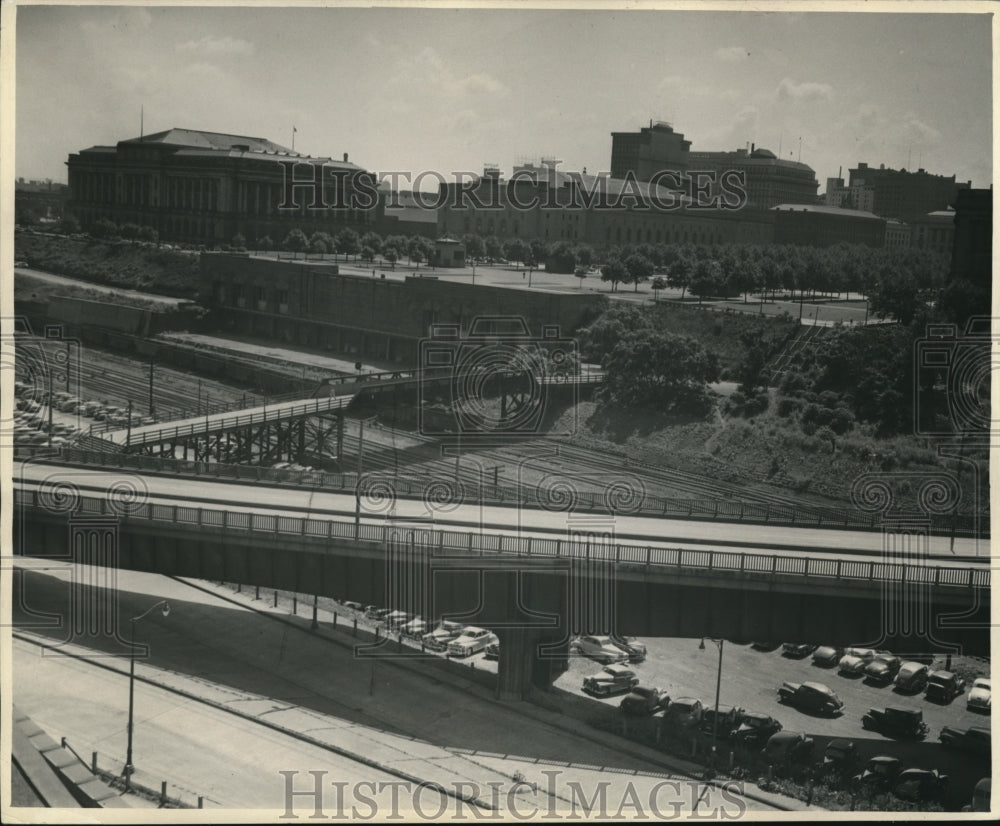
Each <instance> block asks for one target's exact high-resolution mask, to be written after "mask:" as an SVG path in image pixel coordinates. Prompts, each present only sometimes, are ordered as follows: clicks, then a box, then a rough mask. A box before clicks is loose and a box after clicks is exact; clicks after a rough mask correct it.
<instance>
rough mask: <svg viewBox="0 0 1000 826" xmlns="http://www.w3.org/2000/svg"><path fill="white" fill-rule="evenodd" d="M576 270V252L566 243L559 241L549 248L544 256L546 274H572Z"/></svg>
mask: <svg viewBox="0 0 1000 826" xmlns="http://www.w3.org/2000/svg"><path fill="white" fill-rule="evenodd" d="M575 269H576V251H575V250H574V249H573V246H572V245H571V244H570V243H569V242H568V241H559V242H558V243H556V244H553V245H552V246H551V247H549V250H548V254H547V255H546V256H545V271H546V272H573V271H574V270H575Z"/></svg>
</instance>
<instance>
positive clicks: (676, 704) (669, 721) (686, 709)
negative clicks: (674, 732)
mask: <svg viewBox="0 0 1000 826" xmlns="http://www.w3.org/2000/svg"><path fill="white" fill-rule="evenodd" d="M704 714H705V707H704V706H703V705H702V703H701V700H696V699H694V698H693V697H678V698H677V699H676V700H672V701H671V703H670V705H669V706H667V710H666V711H665V712H664V714H663V725H664V726H667V727H668V728H676V729H693V728H696V727H698V726H699V725H701V718H702V716H703V715H704Z"/></svg>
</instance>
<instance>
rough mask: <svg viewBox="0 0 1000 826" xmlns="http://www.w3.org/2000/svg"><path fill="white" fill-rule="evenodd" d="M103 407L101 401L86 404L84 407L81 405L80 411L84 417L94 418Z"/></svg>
mask: <svg viewBox="0 0 1000 826" xmlns="http://www.w3.org/2000/svg"><path fill="white" fill-rule="evenodd" d="M102 406H103V405H101V403H100V402H99V401H89V402H84V403H83V405H81V408H80V411H81V412H82V413H83V415H84V416H91V417H92V416H93V415H94V414H95V413H97V411H98V410H100V409H101V407H102Z"/></svg>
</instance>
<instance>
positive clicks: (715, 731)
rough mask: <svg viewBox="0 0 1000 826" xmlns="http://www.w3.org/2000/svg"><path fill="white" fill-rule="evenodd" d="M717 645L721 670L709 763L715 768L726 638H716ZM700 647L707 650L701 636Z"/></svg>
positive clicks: (716, 687)
mask: <svg viewBox="0 0 1000 826" xmlns="http://www.w3.org/2000/svg"><path fill="white" fill-rule="evenodd" d="M712 642H714V643H715V645H716V647H717V648H718V649H719V670H718V672H717V673H716V675H715V716H714V717H713V718H712V757H711V763H710V764H709V765H710V766H711V768H713V769H714V768H715V765H716V763H715V745H716V742H717V737H718V733H719V690H720V689H721V688H722V646H723V644H724V643H725V640H715V639H713V640H712ZM698 648H699V649H700V650H702V651H704V650H705V638H704V637H702V638H701V643H700V644H699V645H698Z"/></svg>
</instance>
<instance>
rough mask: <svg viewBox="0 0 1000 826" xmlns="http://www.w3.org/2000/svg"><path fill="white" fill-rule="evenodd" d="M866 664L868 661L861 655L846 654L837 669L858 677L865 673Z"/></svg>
mask: <svg viewBox="0 0 1000 826" xmlns="http://www.w3.org/2000/svg"><path fill="white" fill-rule="evenodd" d="M866 665H867V663H865V661H864V660H863V659H861V657H856V656H854V655H853V654H844V656H843V657H841V658H840V662H839V663H838V664H837V671H838V672H839V673H841V674H847V675H848V676H850V677H856V676H857V675H858V674H864V672H865V667H866Z"/></svg>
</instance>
